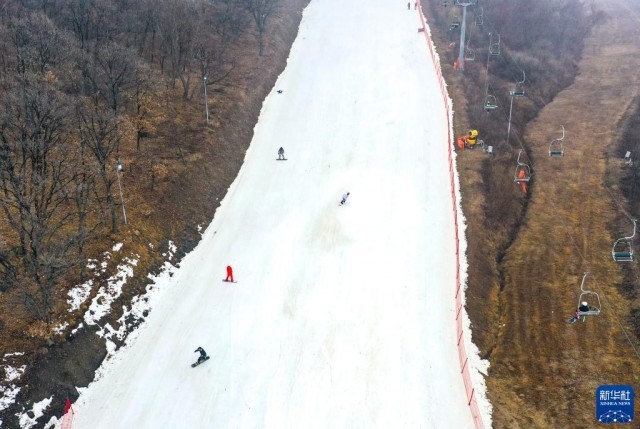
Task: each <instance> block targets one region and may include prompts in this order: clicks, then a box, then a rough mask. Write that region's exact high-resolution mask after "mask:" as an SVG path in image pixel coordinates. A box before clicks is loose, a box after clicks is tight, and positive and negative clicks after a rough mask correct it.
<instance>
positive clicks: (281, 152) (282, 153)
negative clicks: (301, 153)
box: [278, 148, 284, 159]
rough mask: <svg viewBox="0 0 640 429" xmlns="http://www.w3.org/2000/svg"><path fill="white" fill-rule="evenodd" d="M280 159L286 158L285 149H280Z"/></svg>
mask: <svg viewBox="0 0 640 429" xmlns="http://www.w3.org/2000/svg"><path fill="white" fill-rule="evenodd" d="M278 159H284V149H283V148H280V149H278Z"/></svg>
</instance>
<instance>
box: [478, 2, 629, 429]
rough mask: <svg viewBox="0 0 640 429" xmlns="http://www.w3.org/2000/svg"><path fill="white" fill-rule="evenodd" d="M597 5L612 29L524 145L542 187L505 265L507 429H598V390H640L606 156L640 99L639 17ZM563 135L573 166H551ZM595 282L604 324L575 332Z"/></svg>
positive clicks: (499, 409) (495, 388)
mask: <svg viewBox="0 0 640 429" xmlns="http://www.w3.org/2000/svg"><path fill="white" fill-rule="evenodd" d="M595 3H596V6H597V7H598V8H599V9H601V10H604V11H606V12H607V14H608V15H609V16H610V19H609V20H608V21H607V22H606V23H604V24H603V25H601V26H599V27H598V28H596V29H595V30H594V31H593V33H592V34H591V35H590V36H589V38H588V39H587V40H586V44H585V50H584V55H583V59H582V61H581V63H580V73H579V74H578V76H577V77H576V80H575V82H574V84H573V85H571V86H570V87H569V88H567V89H566V90H564V91H562V92H561V93H560V94H558V96H557V97H556V98H555V100H554V101H553V102H552V103H550V104H549V105H547V106H546V107H545V108H544V109H543V110H542V111H541V112H540V114H539V116H538V118H537V119H536V120H534V121H532V122H531V123H529V125H528V126H527V128H526V131H525V135H524V142H525V144H526V145H527V147H528V148H530V153H531V156H532V160H533V176H534V181H535V182H534V187H533V192H532V196H531V201H530V203H529V207H528V210H527V215H526V218H525V220H524V225H523V227H522V228H521V229H520V233H519V236H518V238H517V239H516V241H515V242H514V244H513V246H511V248H510V249H509V251H508V253H507V255H506V257H505V259H504V267H503V272H504V274H505V288H504V291H503V292H502V293H501V297H500V298H501V299H500V302H501V303H502V306H503V316H502V320H501V324H500V326H501V331H500V334H499V336H498V342H497V345H496V347H495V349H494V350H493V353H492V359H491V372H490V377H489V378H488V385H489V395H490V398H491V400H492V402H493V404H494V412H495V415H494V425H495V427H496V428H503V427H505V428H506V427H509V428H516V427H521V428H532V427H555V426H557V427H565V428H566V427H590V426H593V425H594V423H595V421H594V400H595V397H594V395H595V389H596V388H597V387H598V386H599V385H601V384H632V385H635V386H638V385H639V383H638V382H639V381H640V357H638V356H637V355H636V354H635V351H634V350H633V348H632V347H631V345H630V343H629V341H628V340H627V338H626V337H625V335H624V333H623V331H622V327H624V329H625V330H626V331H627V333H628V334H629V335H630V336H631V337H633V334H632V332H633V329H632V328H631V325H630V323H629V306H630V303H629V302H628V301H627V300H626V299H624V298H623V297H622V296H621V295H620V292H619V288H620V287H621V286H622V274H621V267H620V266H619V265H617V264H616V263H615V262H613V261H612V260H611V254H610V251H611V245H612V243H613V240H614V238H613V237H611V235H610V233H609V228H610V227H611V223H612V221H615V219H616V218H618V217H619V216H620V213H619V212H618V210H619V209H618V208H617V207H616V205H615V204H613V203H612V192H611V191H610V190H609V189H608V188H606V187H605V174H606V172H607V168H608V165H609V164H608V160H607V158H606V156H607V153H608V152H607V148H608V147H609V146H611V145H613V144H617V143H618V142H617V138H619V135H620V132H621V131H622V130H620V129H619V124H620V123H621V122H622V120H623V118H624V115H625V113H626V112H627V111H628V109H629V108H630V106H631V105H632V103H634V101H635V99H636V97H637V96H638V93H639V90H638V83H639V81H640V76H638V74H637V70H638V69H639V68H640V45H638V43H637V41H638V40H640V26H638V24H639V23H640V18H639V16H640V15H639V14H638V10H636V9H631V8H630V7H629V4H628V3H627V2H622V1H615V0H614V1H604V0H597V1H595ZM562 125H564V127H565V129H566V135H565V139H564V150H565V156H564V157H563V158H550V157H549V155H548V149H549V143H550V142H551V140H553V139H555V138H558V137H560V135H561V126H562ZM614 195H615V194H614ZM585 271H590V272H591V273H592V276H590V277H589V278H588V281H587V284H586V286H587V288H589V289H591V290H595V291H596V292H598V293H599V294H600V297H601V299H602V307H603V313H602V315H601V316H598V317H592V318H589V319H588V320H587V321H586V322H585V323H582V322H580V323H576V324H574V325H568V324H567V323H566V319H567V318H568V317H570V315H571V313H572V312H573V311H574V310H575V307H576V304H577V302H578V297H579V295H580V281H581V279H582V276H583V273H584V272H585ZM638 286H639V285H636V287H638ZM639 403H640V402H638V401H636V407H637V406H638V405H639Z"/></svg>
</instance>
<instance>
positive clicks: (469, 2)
mask: <svg viewBox="0 0 640 429" xmlns="http://www.w3.org/2000/svg"><path fill="white" fill-rule="evenodd" d="M477 3H478V0H455V5H456V6H460V7H461V8H462V22H461V23H460V24H461V25H460V52H459V54H458V70H464V53H465V48H464V41H465V40H466V39H465V33H466V32H467V6H475V5H476V4H477Z"/></svg>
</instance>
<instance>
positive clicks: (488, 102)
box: [484, 94, 498, 111]
mask: <svg viewBox="0 0 640 429" xmlns="http://www.w3.org/2000/svg"><path fill="white" fill-rule="evenodd" d="M497 107H498V103H497V101H496V96H495V95H491V94H487V96H486V97H485V99H484V110H487V111H489V110H494V109H496V108H497Z"/></svg>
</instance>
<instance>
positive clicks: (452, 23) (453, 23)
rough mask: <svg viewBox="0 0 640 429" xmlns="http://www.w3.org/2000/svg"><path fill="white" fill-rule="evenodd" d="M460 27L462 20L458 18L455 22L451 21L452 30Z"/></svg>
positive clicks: (455, 18) (455, 17)
mask: <svg viewBox="0 0 640 429" xmlns="http://www.w3.org/2000/svg"><path fill="white" fill-rule="evenodd" d="M458 27H460V18H458V17H457V16H454V17H453V21H451V28H458Z"/></svg>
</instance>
